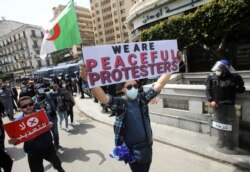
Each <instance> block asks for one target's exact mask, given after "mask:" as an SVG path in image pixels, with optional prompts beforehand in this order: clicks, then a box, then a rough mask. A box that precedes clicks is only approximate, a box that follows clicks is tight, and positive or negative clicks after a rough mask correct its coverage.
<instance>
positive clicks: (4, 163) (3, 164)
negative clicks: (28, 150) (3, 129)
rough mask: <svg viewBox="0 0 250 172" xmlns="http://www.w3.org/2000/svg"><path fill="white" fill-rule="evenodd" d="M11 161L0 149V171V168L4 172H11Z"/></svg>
mask: <svg viewBox="0 0 250 172" xmlns="http://www.w3.org/2000/svg"><path fill="white" fill-rule="evenodd" d="M12 164H13V160H12V159H11V158H10V156H9V155H8V154H7V153H6V152H4V150H2V149H0V171H1V168H2V169H3V170H4V172H11V169H12Z"/></svg>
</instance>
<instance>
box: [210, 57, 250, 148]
mask: <svg viewBox="0 0 250 172" xmlns="http://www.w3.org/2000/svg"><path fill="white" fill-rule="evenodd" d="M230 68H231V65H230V63H229V62H228V61H227V60H220V61H217V62H216V64H215V65H214V67H213V68H212V71H213V72H214V73H213V74H212V75H209V76H208V78H207V80H206V97H207V100H208V101H209V102H210V107H211V108H212V111H213V115H214V119H213V123H212V126H213V127H214V128H217V129H218V134H219V136H218V142H217V148H226V149H228V150H233V149H234V148H235V147H237V145H238V138H237V135H238V133H237V132H238V128H239V126H238V124H237V123H236V110H235V106H234V105H235V98H236V93H244V92H245V87H244V81H243V79H242V77H241V76H240V75H238V74H235V73H231V71H230Z"/></svg>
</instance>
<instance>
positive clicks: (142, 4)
mask: <svg viewBox="0 0 250 172" xmlns="http://www.w3.org/2000/svg"><path fill="white" fill-rule="evenodd" d="M209 1H211V0H137V1H136V4H135V5H134V6H133V7H132V8H131V10H130V12H129V15H128V17H127V21H126V22H127V23H128V27H129V29H130V31H131V40H132V41H138V40H139V38H138V36H139V34H140V31H142V30H143V29H146V28H149V27H150V26H153V25H155V24H156V23H159V22H160V21H162V20H165V19H167V18H169V17H172V16H175V15H183V14H188V13H190V12H193V11H194V10H195V9H196V8H197V7H199V6H201V5H203V4H206V3H208V2H209Z"/></svg>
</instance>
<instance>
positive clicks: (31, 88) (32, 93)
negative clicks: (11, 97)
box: [28, 80, 36, 97]
mask: <svg viewBox="0 0 250 172" xmlns="http://www.w3.org/2000/svg"><path fill="white" fill-rule="evenodd" d="M28 95H29V96H30V97H34V96H35V95H36V91H35V82H34V80H29V82H28Z"/></svg>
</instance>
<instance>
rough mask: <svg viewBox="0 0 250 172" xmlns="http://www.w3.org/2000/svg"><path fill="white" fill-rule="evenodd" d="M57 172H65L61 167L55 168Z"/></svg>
mask: <svg viewBox="0 0 250 172" xmlns="http://www.w3.org/2000/svg"><path fill="white" fill-rule="evenodd" d="M57 171H58V172H65V170H64V169H63V168H62V167H59V168H57Z"/></svg>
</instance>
